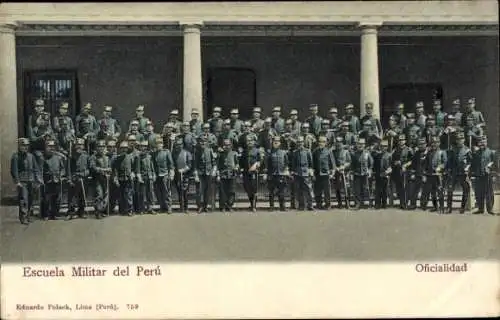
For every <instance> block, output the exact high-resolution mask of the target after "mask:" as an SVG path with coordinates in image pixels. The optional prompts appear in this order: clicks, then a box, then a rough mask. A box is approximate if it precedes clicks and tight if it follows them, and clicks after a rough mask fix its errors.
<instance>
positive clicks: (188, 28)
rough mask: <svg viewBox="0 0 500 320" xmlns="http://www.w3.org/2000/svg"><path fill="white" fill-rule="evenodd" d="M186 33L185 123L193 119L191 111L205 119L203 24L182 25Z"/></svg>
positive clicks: (184, 73) (183, 106)
mask: <svg viewBox="0 0 500 320" xmlns="http://www.w3.org/2000/svg"><path fill="white" fill-rule="evenodd" d="M181 26H182V30H183V33H184V72H183V88H182V90H183V105H182V108H183V112H182V116H183V119H184V121H189V120H190V119H191V110H193V109H198V110H199V111H200V119H201V118H202V117H203V91H202V79H201V31H200V28H201V23H189V24H188V23H181Z"/></svg>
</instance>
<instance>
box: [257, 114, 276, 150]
mask: <svg viewBox="0 0 500 320" xmlns="http://www.w3.org/2000/svg"><path fill="white" fill-rule="evenodd" d="M271 122H272V120H271V118H266V120H265V121H264V127H263V128H262V130H261V131H260V132H259V135H258V146H259V147H260V148H261V149H263V151H264V152H266V153H269V152H270V151H271V148H272V144H273V139H274V137H278V138H279V134H278V132H276V130H275V129H274V128H272V127H271Z"/></svg>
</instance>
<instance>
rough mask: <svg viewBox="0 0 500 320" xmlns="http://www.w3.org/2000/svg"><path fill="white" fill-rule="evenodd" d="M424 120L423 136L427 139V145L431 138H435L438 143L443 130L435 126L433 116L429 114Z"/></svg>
mask: <svg viewBox="0 0 500 320" xmlns="http://www.w3.org/2000/svg"><path fill="white" fill-rule="evenodd" d="M426 120H427V124H426V127H425V131H424V134H423V136H424V137H425V138H426V139H427V143H430V142H431V141H432V140H433V138H437V139H438V141H440V139H441V134H442V133H443V129H441V128H440V127H438V126H436V119H435V117H434V115H433V114H430V115H429V116H428V117H427V119H426Z"/></svg>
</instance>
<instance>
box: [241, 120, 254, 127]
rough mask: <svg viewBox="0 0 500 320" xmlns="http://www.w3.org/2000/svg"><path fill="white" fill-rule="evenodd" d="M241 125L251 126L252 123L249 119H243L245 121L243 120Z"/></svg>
mask: <svg viewBox="0 0 500 320" xmlns="http://www.w3.org/2000/svg"><path fill="white" fill-rule="evenodd" d="M243 125H244V126H245V127H251V126H252V123H251V122H250V121H245V122H243Z"/></svg>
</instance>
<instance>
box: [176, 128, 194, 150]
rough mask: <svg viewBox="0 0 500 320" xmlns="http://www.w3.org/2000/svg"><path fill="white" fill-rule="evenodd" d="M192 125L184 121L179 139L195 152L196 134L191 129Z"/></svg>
mask: <svg viewBox="0 0 500 320" xmlns="http://www.w3.org/2000/svg"><path fill="white" fill-rule="evenodd" d="M190 130H191V126H190V125H189V122H187V121H184V122H183V123H182V127H181V133H180V134H179V135H178V136H177V139H181V140H182V143H183V144H184V147H185V148H186V149H188V150H189V152H191V154H194V149H195V147H196V136H195V135H194V134H193V133H192V132H191V131H190Z"/></svg>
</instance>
